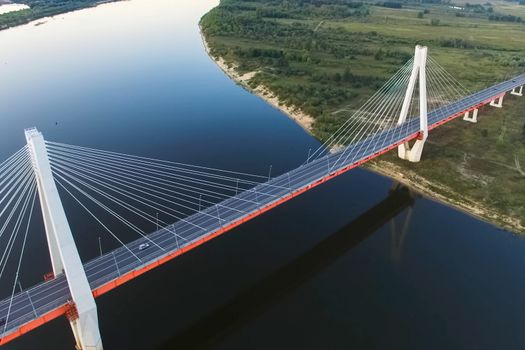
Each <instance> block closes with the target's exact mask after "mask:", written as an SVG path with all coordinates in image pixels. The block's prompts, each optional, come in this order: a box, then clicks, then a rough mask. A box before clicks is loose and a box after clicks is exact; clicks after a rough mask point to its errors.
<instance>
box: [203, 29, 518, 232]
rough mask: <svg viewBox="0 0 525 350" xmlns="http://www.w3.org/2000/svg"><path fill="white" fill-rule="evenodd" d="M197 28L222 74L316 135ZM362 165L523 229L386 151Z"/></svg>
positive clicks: (306, 120) (307, 119)
mask: <svg viewBox="0 0 525 350" xmlns="http://www.w3.org/2000/svg"><path fill="white" fill-rule="evenodd" d="M200 32H201V37H202V41H203V44H204V47H205V49H206V52H207V53H208V56H209V57H210V58H211V59H212V60H213V61H214V62H215V63H216V64H217V65H218V66H219V67H220V68H221V70H222V71H223V72H224V73H225V74H227V75H228V76H229V77H230V78H231V79H232V80H234V81H235V82H236V83H238V84H239V85H241V86H243V87H244V88H245V89H247V90H248V91H250V92H252V93H254V94H255V95H257V96H259V97H260V98H262V99H263V100H264V101H266V102H267V103H269V104H270V105H272V106H273V107H274V108H277V109H279V110H280V111H282V112H283V113H284V114H286V115H287V116H288V117H289V118H291V119H292V120H294V121H295V122H296V123H297V124H298V125H300V126H301V127H302V128H303V129H305V130H306V131H307V132H308V133H310V134H311V135H313V136H314V137H315V136H316V135H315V133H314V129H313V124H314V121H315V119H314V118H313V117H312V116H310V115H307V114H306V113H304V112H303V111H301V110H300V109H299V108H297V107H294V106H286V105H284V104H283V103H282V102H281V101H280V99H279V98H278V97H277V96H276V94H274V93H273V92H271V91H270V89H269V88H268V87H266V86H264V85H258V86H255V87H254V86H253V84H250V83H251V82H252V78H253V77H255V75H256V74H257V71H253V72H248V73H239V72H238V71H237V66H236V65H235V64H234V63H228V62H226V60H225V59H224V58H223V57H220V56H215V55H213V54H212V53H211V50H210V46H209V43H208V40H207V39H206V36H205V35H204V33H203V31H202V30H201V31H200ZM252 83H253V82H252ZM365 168H367V169H369V170H371V171H373V172H376V173H378V174H380V175H383V176H386V177H389V178H391V179H394V180H396V181H398V182H400V183H403V184H405V185H407V186H409V187H411V188H413V189H415V190H416V191H417V192H420V193H421V194H422V195H425V196H427V197H429V198H431V199H434V200H436V201H438V202H440V203H442V204H445V205H448V206H451V207H453V208H455V209H457V210H460V211H462V212H464V213H466V214H468V215H471V216H473V217H476V218H478V219H481V220H483V221H485V222H488V223H491V224H494V225H496V226H498V227H501V228H503V229H505V230H508V231H511V232H514V233H519V234H522V233H523V232H525V226H523V225H522V220H521V219H520V218H519V217H513V216H510V215H506V214H504V213H503V212H502V211H498V210H497V209H495V208H491V207H490V206H488V205H484V204H482V202H481V201H479V200H478V199H476V198H474V197H470V196H468V195H467V194H465V193H461V192H458V191H457V190H454V188H452V187H450V186H447V185H446V184H444V183H441V182H439V181H433V180H431V179H429V178H426V177H425V176H421V175H420V174H419V173H418V172H416V171H415V170H412V169H410V168H408V167H407V166H400V165H398V164H395V162H394V161H390V160H388V158H387V156H386V155H385V156H383V157H382V159H379V160H375V161H373V162H369V163H367V164H366V165H365Z"/></svg>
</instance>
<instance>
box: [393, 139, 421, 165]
mask: <svg viewBox="0 0 525 350" xmlns="http://www.w3.org/2000/svg"><path fill="white" fill-rule="evenodd" d="M425 142H426V140H416V142H415V143H414V144H413V145H412V147H411V146H410V145H409V144H408V142H406V143H404V144H402V145H399V146H398V147H397V155H398V156H399V158H401V159H404V160H408V161H409V162H412V163H417V162H419V161H421V155H422V154H423V147H424V146H425Z"/></svg>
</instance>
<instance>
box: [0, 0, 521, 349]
mask: <svg viewBox="0 0 525 350" xmlns="http://www.w3.org/2000/svg"><path fill="white" fill-rule="evenodd" d="M216 3H217V1H216V0H199V1H192V2H182V1H173V0H132V1H127V2H121V3H110V4H105V5H102V6H99V7H98V8H94V9H88V10H83V11H78V12H74V13H70V14H66V15H61V16H56V17H55V18H53V19H47V20H45V21H39V22H40V23H42V22H44V23H43V24H40V25H38V26H35V25H33V24H29V25H26V26H21V27H17V28H13V29H9V30H5V31H1V32H0V77H1V84H0V125H1V126H0V159H5V158H6V157H7V156H9V155H10V154H12V153H13V152H15V151H16V150H17V149H19V148H20V147H22V146H23V145H24V142H25V140H24V133H23V130H24V128H27V127H31V126H36V127H38V128H39V129H40V130H41V131H42V132H43V133H44V136H45V137H46V139H49V140H52V141H57V142H63V143H70V144H75V145H81V146H87V147H93V148H99V149H105V150H111V151H117V152H123V153H128V154H134V155H141V156H146V157H153V158H159V159H168V160H173V161H180V162H186V163H192V164H198V165H206V166H214V167H219V168H223V169H229V170H238V171H246V172H251V173H257V174H261V175H264V174H268V169H269V167H270V165H271V166H272V173H273V174H279V173H283V172H285V171H286V170H289V169H291V168H294V167H296V166H298V165H299V164H301V163H302V162H303V161H304V160H305V158H306V156H307V154H308V150H309V149H310V148H316V147H317V146H318V145H319V144H318V142H317V141H316V140H314V139H313V138H312V137H311V136H309V135H308V134H306V133H305V132H304V130H303V129H302V128H300V127H299V126H297V125H296V124H295V123H294V122H292V121H291V120H290V119H288V118H287V117H286V116H284V115H283V114H281V113H280V112H279V111H277V110H275V109H273V108H272V107H270V106H268V105H267V104H266V103H265V102H264V101H262V100H261V99H259V98H258V97H256V96H253V95H251V94H250V93H249V92H247V91H245V90H243V89H242V88H241V87H239V86H237V85H236V84H235V83H233V82H232V81H231V80H230V79H228V77H226V76H225V75H224V74H223V73H222V72H221V71H220V70H219V68H218V67H217V66H216V65H215V63H213V62H212V60H210V59H209V57H208V56H207V55H206V53H205V51H204V48H203V45H202V42H201V39H200V36H199V31H198V26H197V23H198V20H199V18H200V17H201V16H202V15H203V14H204V13H206V12H207V11H209V10H210V9H211V8H212V7H213V6H214V5H215V4H216ZM187 4H190V5H187ZM394 185H395V184H393V183H392V181H391V180H389V179H387V178H384V177H381V176H379V175H376V174H373V173H370V172H367V171H364V170H361V169H357V170H355V171H352V172H350V173H348V174H346V175H343V176H341V177H339V178H337V179H335V180H333V181H331V182H329V183H327V184H325V185H323V186H321V187H320V188H317V189H315V190H313V191H311V192H308V193H306V194H304V195H302V196H301V197H299V198H296V199H294V200H293V201H291V202H288V203H287V204H285V205H283V206H281V207H278V208H276V209H274V210H272V211H271V212H269V213H267V214H265V215H263V216H261V217H259V218H257V219H255V220H253V221H251V222H249V223H247V224H245V225H243V226H241V227H239V228H237V229H235V230H233V231H232V232H230V233H228V234H227V235H225V236H223V237H221V238H218V239H215V240H213V241H212V242H210V243H207V244H206V245H204V246H202V247H200V248H198V249H196V250H194V251H192V252H190V253H188V254H186V255H184V256H182V257H180V258H177V259H175V260H174V261H172V262H170V263H168V264H166V265H164V266H162V267H160V268H158V269H156V270H154V271H152V272H149V273H148V274H146V275H145V276H142V277H141V278H139V279H137V280H135V281H133V282H130V283H128V284H126V285H124V286H122V287H120V288H118V289H116V290H114V291H112V292H110V293H109V294H107V295H104V296H103V297H101V298H99V299H97V305H98V312H99V321H100V328H101V333H102V337H103V341H104V346H105V349H108V350H110V349H127V350H135V349H137V350H138V349H141V350H143V349H151V350H157V349H158V350H161V349H162V350H164V349H166V350H167V349H194V348H195V349H196V348H199V349H269V348H272V349H295V348H303V349H349V348H358V349H386V348H389V349H393V348H396V349H397V348H399V349H401V348H402V349H423V348H424V349H444V348H446V349H465V348H476V349H494V348H501V349H522V348H523V347H524V346H525V332H523V329H524V326H525V312H524V310H525V299H524V298H523V297H522V294H523V292H524V291H525V277H524V276H525V275H524V274H523V266H525V239H523V238H519V237H517V236H514V235H512V234H510V233H508V232H505V231H502V230H500V229H498V228H495V227H494V226H492V225H490V224H487V223H484V222H481V221H479V220H477V219H475V218H472V217H470V216H468V215H466V214H464V213H461V212H458V211H456V210H454V209H451V208H448V207H446V206H443V205H441V204H438V203H436V202H433V201H431V200H429V199H425V198H421V197H417V196H416V197H414V199H412V198H411V197H406V196H404V195H395V194H389V193H390V190H391V188H392V187H393V186H394ZM398 208H399V210H397V209H398ZM66 209H67V208H66ZM391 212H394V214H395V215H393V217H392V216H391ZM363 213H365V214H363ZM68 215H69V219H70V221H71V226H72V229H73V232H74V234H75V238H76V241H77V245H78V247H79V251H80V254H81V256H82V258H83V260H87V259H90V258H93V257H94V256H96V255H97V253H98V249H99V247H98V237H99V236H101V237H102V246H103V247H104V248H105V249H108V246H111V244H113V242H112V241H111V237H108V236H107V235H105V234H104V233H103V232H102V230H101V228H100V227H97V226H96V225H88V224H87V223H86V222H85V221H84V219H85V218H84V216H82V215H80V214H78V213H76V212H75V211H74V210H68ZM121 237H122V238H123V239H127V240H129V239H132V238H133V236H132V235H130V234H129V233H126V232H122V233H121ZM275 242H278V244H275ZM44 247H45V236H44V233H43V231H42V230H35V231H34V232H32V234H31V236H30V241H29V244H28V247H27V251H26V258H25V264H24V267H25V268H24V269H23V270H22V275H21V282H22V285H23V286H24V287H27V286H30V285H32V284H34V283H36V282H37V281H39V280H41V276H42V275H43V274H44V273H46V272H48V271H50V270H51V268H50V261H49V256H48V253H47V249H46V248H44ZM0 283H1V285H0V292H2V297H5V296H7V295H8V294H9V293H8V290H10V289H9V288H10V285H11V282H9V281H8V280H2V281H1V282H0ZM72 348H73V339H72V334H71V331H70V329H69V325H68V323H67V321H66V320H65V318H61V319H59V320H56V321H54V322H52V323H50V324H47V325H45V326H43V327H40V328H39V329H37V330H35V331H33V332H31V333H29V334H27V335H25V336H24V337H22V338H20V339H17V340H15V341H14V342H12V343H10V344H9V345H7V346H6V347H5V349H9V350H11V349H12V350H15V349H17V350H18V349H46V350H47V349H53V350H62V349H72Z"/></svg>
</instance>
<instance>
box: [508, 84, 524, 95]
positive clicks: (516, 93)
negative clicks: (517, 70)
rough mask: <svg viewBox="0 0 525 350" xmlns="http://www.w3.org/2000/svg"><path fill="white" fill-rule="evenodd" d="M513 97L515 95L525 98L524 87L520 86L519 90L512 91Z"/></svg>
mask: <svg viewBox="0 0 525 350" xmlns="http://www.w3.org/2000/svg"><path fill="white" fill-rule="evenodd" d="M510 93H511V95H514V96H520V97H521V96H523V85H522V86H520V87H519V88H517V87H516V88H514V89H512V91H511V92H510Z"/></svg>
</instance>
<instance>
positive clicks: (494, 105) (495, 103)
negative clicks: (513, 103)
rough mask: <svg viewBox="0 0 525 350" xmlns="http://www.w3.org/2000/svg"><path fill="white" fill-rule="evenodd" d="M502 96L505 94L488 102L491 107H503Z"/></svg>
mask: <svg viewBox="0 0 525 350" xmlns="http://www.w3.org/2000/svg"><path fill="white" fill-rule="evenodd" d="M503 97H505V94H503V95H501V96H499V97H498V98H496V99H494V100H492V101H491V102H490V105H491V106H492V107H496V108H502V107H503ZM496 101H498V102H496Z"/></svg>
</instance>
